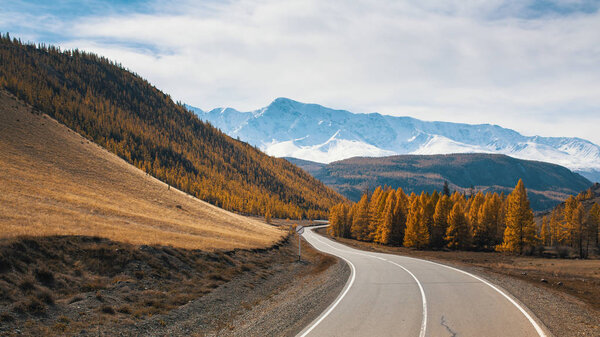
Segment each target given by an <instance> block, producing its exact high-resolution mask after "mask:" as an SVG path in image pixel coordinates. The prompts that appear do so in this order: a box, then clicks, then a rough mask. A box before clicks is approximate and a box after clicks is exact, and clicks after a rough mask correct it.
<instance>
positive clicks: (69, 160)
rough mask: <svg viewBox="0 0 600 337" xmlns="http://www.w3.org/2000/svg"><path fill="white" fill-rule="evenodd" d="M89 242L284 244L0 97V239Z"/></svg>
mask: <svg viewBox="0 0 600 337" xmlns="http://www.w3.org/2000/svg"><path fill="white" fill-rule="evenodd" d="M18 235H93V236H101V237H106V238H110V239H113V240H119V241H125V242H130V243H135V244H161V245H172V246H178V247H183V248H198V249H205V250H213V249H232V248H259V247H266V246H269V245H271V244H273V243H275V242H276V241H278V240H279V239H280V238H281V237H282V232H281V231H279V230H278V229H276V228H274V227H271V226H268V225H266V224H264V223H262V222H259V221H256V220H253V219H250V218H247V217H243V216H240V215H237V214H233V213H230V212H227V211H225V210H222V209H220V208H217V207H215V206H213V205H210V204H208V203H206V202H203V201H200V200H198V199H196V198H193V197H191V196H189V195H187V194H185V193H182V192H180V191H178V190H176V189H174V188H172V187H171V188H169V187H168V186H167V185H166V184H164V183H162V182H160V181H158V180H156V179H154V178H153V177H151V176H147V175H146V173H144V172H143V171H141V170H139V169H137V168H135V167H133V166H131V165H129V164H128V163H126V162H125V161H124V160H122V159H121V158H119V157H117V156H116V155H114V154H112V153H110V152H108V151H106V150H104V149H103V148H101V147H100V146H98V145H96V144H94V143H92V142H89V141H88V140H86V139H84V138H82V137H81V136H80V135H79V134H77V133H75V132H73V131H72V130H70V129H68V128H67V127H65V126H64V125H62V124H60V123H58V122H57V121H55V120H54V119H52V118H50V117H49V116H47V115H44V114H39V113H38V112H33V109H32V108H31V107H30V106H28V105H26V104H24V103H23V102H21V101H18V100H17V99H15V98H14V97H13V96H12V95H10V94H9V93H7V92H5V91H0V236H1V237H13V236H18Z"/></svg>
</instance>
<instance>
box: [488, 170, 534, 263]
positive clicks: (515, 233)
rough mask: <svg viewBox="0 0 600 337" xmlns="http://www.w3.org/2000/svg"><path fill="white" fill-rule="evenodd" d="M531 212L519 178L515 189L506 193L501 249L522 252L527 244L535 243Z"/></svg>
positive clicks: (525, 191) (525, 192) (523, 185)
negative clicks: (504, 223)
mask: <svg viewBox="0 0 600 337" xmlns="http://www.w3.org/2000/svg"><path fill="white" fill-rule="evenodd" d="M535 234H536V233H535V222H534V221H533V212H532V211H531V207H530V206H529V199H527V190H526V189H525V184H524V183H523V180H521V179H519V182H518V183H517V186H516V187H515V189H514V190H513V191H512V192H511V193H510V194H509V195H508V198H507V206H506V229H505V230H504V240H503V241H502V245H500V246H499V247H497V248H498V249H499V250H501V251H505V252H512V253H518V254H521V253H523V250H524V248H525V247H527V246H534V245H535V244H536V237H535Z"/></svg>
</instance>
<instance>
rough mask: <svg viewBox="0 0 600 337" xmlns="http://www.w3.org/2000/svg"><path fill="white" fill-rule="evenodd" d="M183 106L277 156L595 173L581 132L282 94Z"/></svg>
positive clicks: (599, 153)
mask: <svg viewBox="0 0 600 337" xmlns="http://www.w3.org/2000/svg"><path fill="white" fill-rule="evenodd" d="M188 108H190V109H191V110H192V111H195V112H196V113H197V114H198V116H199V117H200V119H203V120H205V121H208V122H210V123H211V124H212V125H214V126H215V127H218V128H220V129H221V130H222V131H223V132H225V133H227V134H229V135H230V136H233V137H239V138H240V139H241V140H243V141H246V142H248V143H250V144H252V145H255V146H258V147H260V148H261V149H262V150H263V151H265V152H266V153H268V154H270V155H273V156H276V157H296V158H299V159H305V160H311V161H316V162H321V163H329V162H332V161H336V160H342V159H346V158H350V157H355V156H371V157H380V156H390V155H395V154H448V153H471V152H479V153H500V154H506V155H509V156H512V157H516V158H521V159H528V160H539V161H546V162H551V163H555V164H559V165H563V166H566V167H568V168H570V169H572V170H575V171H578V172H579V173H582V174H583V175H585V176H586V177H588V178H590V179H592V180H600V147H599V146H598V145H596V144H593V143H591V142H589V141H587V140H584V139H580V138H566V137H542V136H533V137H526V136H523V135H521V134H520V133H518V132H516V131H514V130H511V129H506V128H503V127H501V126H498V125H490V124H478V125H471V124H462V123H451V122H426V121H421V120H418V119H415V118H412V117H394V116H388V115H381V114H379V113H370V114H354V113H351V112H349V111H345V110H334V109H330V108H327V107H324V106H321V105H318V104H307V103H301V102H297V101H294V100H292V99H289V98H284V97H279V98H277V99H275V100H274V101H273V102H272V103H271V104H269V105H268V106H266V107H264V108H261V109H258V110H255V111H252V112H240V111H237V110H235V109H232V108H219V109H213V110H211V111H208V112H203V111H202V110H200V109H195V108H193V107H188ZM215 110H217V111H215Z"/></svg>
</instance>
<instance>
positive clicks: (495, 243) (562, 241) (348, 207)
mask: <svg viewBox="0 0 600 337" xmlns="http://www.w3.org/2000/svg"><path fill="white" fill-rule="evenodd" d="M590 195H591V196H590ZM592 197H593V194H592V191H591V189H590V190H589V191H588V193H582V194H580V195H578V196H576V197H571V198H569V199H568V200H567V201H566V203H565V206H564V207H562V208H561V207H557V208H556V209H554V211H553V212H552V216H551V217H550V219H549V220H548V218H547V217H544V220H543V221H542V224H541V226H538V225H537V224H536V222H535V221H534V215H533V212H532V210H531V207H530V205H529V199H528V197H527V190H526V188H525V184H524V183H523V181H522V180H519V182H518V183H517V185H516V186H515V188H514V190H513V191H512V192H511V193H510V194H509V195H507V196H505V195H504V193H502V194H498V193H486V194H484V193H482V192H478V193H476V194H472V195H470V196H468V197H467V196H466V195H465V194H464V193H459V192H457V191H456V192H454V193H450V191H449V189H448V186H447V185H445V186H444V189H443V191H442V192H441V193H439V192H437V191H434V192H433V193H431V194H430V193H426V192H422V193H421V194H420V195H417V194H415V193H411V194H410V195H407V194H406V193H404V191H403V190H402V188H398V189H397V190H394V189H392V188H389V187H378V188H376V189H375V191H373V193H369V192H366V193H364V194H363V195H362V198H361V199H360V201H359V202H357V203H353V204H349V203H339V204H337V205H335V206H333V207H332V208H331V210H330V213H329V222H330V226H329V229H328V231H329V233H330V234H331V235H334V236H338V237H344V238H352V239H356V240H361V241H367V242H375V243H379V244H383V245H394V246H404V247H411V248H417V249H443V248H447V249H453V250H488V251H492V250H496V251H505V252H512V253H526V252H533V249H535V248H536V247H538V248H539V247H540V246H541V245H546V246H550V245H552V246H563V245H564V246H571V247H573V248H575V249H577V250H578V251H579V254H580V256H581V257H585V256H587V252H588V251H589V246H590V244H595V245H596V246H597V245H598V226H599V225H600V206H598V204H597V203H595V204H594V205H593V206H592V207H590V208H589V209H587V211H586V209H585V208H584V206H583V201H584V200H587V199H586V198H588V199H590V198H592Z"/></svg>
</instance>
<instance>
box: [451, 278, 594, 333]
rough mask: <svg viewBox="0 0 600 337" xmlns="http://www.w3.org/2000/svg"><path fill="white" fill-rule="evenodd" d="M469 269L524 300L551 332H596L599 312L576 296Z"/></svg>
mask: <svg viewBox="0 0 600 337" xmlns="http://www.w3.org/2000/svg"><path fill="white" fill-rule="evenodd" d="M461 268H463V269H466V268H465V267H464V266H461ZM472 269H473V270H472V271H473V272H474V273H477V274H480V275H482V276H484V277H485V278H487V279H488V280H490V281H492V282H493V283H494V284H496V285H499V286H500V287H502V288H504V289H505V290H506V291H507V292H509V293H510V294H512V295H513V296H514V297H515V298H517V299H518V300H519V301H521V302H522V303H523V304H525V306H527V307H528V308H529V310H531V311H532V312H533V313H534V314H535V315H536V316H537V317H538V318H539V319H540V320H541V321H542V322H543V323H544V325H546V327H547V328H548V329H550V331H551V332H552V333H553V334H554V335H555V336H557V337H559V336H590V337H598V336H600V313H598V312H597V311H595V310H594V309H592V308H590V306H589V305H587V304H586V303H583V302H581V301H580V300H578V299H577V298H575V297H573V296H570V295H567V294H564V293H561V292H558V291H554V290H551V289H547V288H542V287H536V286H535V285H533V284H531V283H529V282H525V281H522V280H519V279H515V278H512V277H510V276H506V275H501V274H497V273H492V272H489V271H484V270H482V269H480V268H472Z"/></svg>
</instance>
